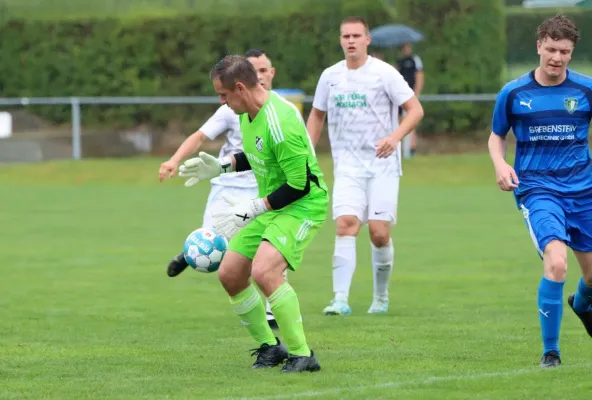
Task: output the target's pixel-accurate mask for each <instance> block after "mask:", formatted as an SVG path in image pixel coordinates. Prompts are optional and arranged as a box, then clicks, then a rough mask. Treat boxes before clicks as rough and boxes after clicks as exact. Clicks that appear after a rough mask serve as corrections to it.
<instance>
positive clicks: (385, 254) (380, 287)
mask: <svg viewBox="0 0 592 400" xmlns="http://www.w3.org/2000/svg"><path fill="white" fill-rule="evenodd" d="M394 257H395V248H394V247H393V241H392V239H391V240H390V241H389V243H388V244H387V245H386V246H384V247H376V246H374V245H372V270H373V271H374V298H386V299H388V288H389V280H390V278H391V273H392V272H393V262H394Z"/></svg>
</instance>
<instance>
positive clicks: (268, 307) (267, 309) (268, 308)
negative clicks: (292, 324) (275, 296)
mask: <svg viewBox="0 0 592 400" xmlns="http://www.w3.org/2000/svg"><path fill="white" fill-rule="evenodd" d="M265 312H266V313H271V305H270V304H269V300H267V299H265Z"/></svg>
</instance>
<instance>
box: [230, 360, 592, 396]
mask: <svg viewBox="0 0 592 400" xmlns="http://www.w3.org/2000/svg"><path fill="white" fill-rule="evenodd" d="M587 367H592V363H583V364H570V365H564V366H561V367H559V368H557V369H544V368H541V367H538V366H537V367H532V368H524V369H515V370H510V371H497V372H484V373H480V374H468V375H445V376H428V377H426V378H422V379H412V380H408V381H391V382H384V383H377V384H375V385H364V386H354V387H342V388H332V389H326V390H311V391H308V392H300V393H292V394H281V395H277V396H266V397H261V396H256V397H240V398H232V399H229V400H279V399H294V398H299V397H318V396H326V395H331V394H339V393H342V392H348V393H350V392H363V391H366V390H372V389H381V388H400V387H405V386H423V385H431V384H434V383H439V382H451V381H469V380H478V379H487V378H500V377H505V376H515V375H525V374H534V373H543V372H550V371H553V370H557V371H561V370H563V369H572V368H587ZM303 374H305V373H303Z"/></svg>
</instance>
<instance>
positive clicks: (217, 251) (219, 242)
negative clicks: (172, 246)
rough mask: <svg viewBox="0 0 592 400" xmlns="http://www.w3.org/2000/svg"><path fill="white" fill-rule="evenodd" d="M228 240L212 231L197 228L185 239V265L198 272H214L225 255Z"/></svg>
mask: <svg viewBox="0 0 592 400" xmlns="http://www.w3.org/2000/svg"><path fill="white" fill-rule="evenodd" d="M227 247H228V240H226V238H225V237H224V236H222V235H219V234H218V233H216V231H214V230H213V229H206V228H199V229H197V230H195V231H193V232H191V233H190V234H189V236H187V239H185V245H184V246H183V253H184V255H185V260H186V261H187V263H188V264H189V265H190V266H191V267H192V268H193V269H195V270H196V271H199V272H206V273H208V272H215V271H217V270H218V268H219V267H220V262H221V261H222V258H223V257H224V254H225V253H226V248H227Z"/></svg>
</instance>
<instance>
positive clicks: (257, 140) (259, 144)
mask: <svg viewBox="0 0 592 400" xmlns="http://www.w3.org/2000/svg"><path fill="white" fill-rule="evenodd" d="M255 147H256V148H257V151H259V152H260V153H261V152H262V151H263V138H261V137H259V136H255Z"/></svg>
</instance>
